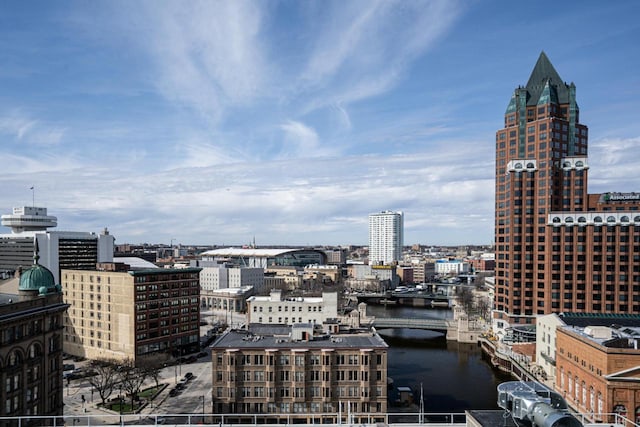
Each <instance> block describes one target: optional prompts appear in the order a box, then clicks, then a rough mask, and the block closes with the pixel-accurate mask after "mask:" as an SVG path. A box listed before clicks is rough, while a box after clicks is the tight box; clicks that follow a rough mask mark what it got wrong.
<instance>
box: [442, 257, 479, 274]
mask: <svg viewBox="0 0 640 427" xmlns="http://www.w3.org/2000/svg"><path fill="white" fill-rule="evenodd" d="M469 268H470V265H469V263H468V262H467V261H462V260H459V259H439V260H437V261H436V262H435V265H434V269H435V273H436V274H440V275H443V276H450V275H458V274H466V273H468V272H469Z"/></svg>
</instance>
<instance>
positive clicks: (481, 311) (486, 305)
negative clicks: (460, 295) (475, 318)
mask: <svg viewBox="0 0 640 427" xmlns="http://www.w3.org/2000/svg"><path fill="white" fill-rule="evenodd" d="M476 310H477V311H478V315H479V316H480V317H482V318H483V319H485V320H488V319H489V317H490V316H491V303H490V302H489V300H488V299H487V298H480V299H478V301H477V302H476Z"/></svg>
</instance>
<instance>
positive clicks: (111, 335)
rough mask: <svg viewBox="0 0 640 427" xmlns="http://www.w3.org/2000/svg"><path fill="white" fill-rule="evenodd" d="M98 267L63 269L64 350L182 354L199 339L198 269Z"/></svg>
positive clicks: (122, 355) (95, 354)
mask: <svg viewBox="0 0 640 427" xmlns="http://www.w3.org/2000/svg"><path fill="white" fill-rule="evenodd" d="M98 268H99V269H98V270H95V269H94V270H89V271H88V270H63V271H62V289H63V291H64V298H65V301H66V302H67V303H69V304H70V306H71V307H70V309H69V311H68V312H67V316H66V318H65V323H64V351H65V352H66V353H69V354H72V355H75V356H80V357H86V358H88V359H97V358H105V357H106V358H113V359H118V360H124V359H127V358H130V359H133V360H135V361H136V363H140V361H143V360H144V358H145V357H149V356H154V357H155V356H157V355H158V354H160V355H161V356H166V357H170V356H174V357H176V356H179V355H182V354H185V353H188V352H193V351H197V350H198V348H199V340H200V304H199V302H200V285H199V283H198V278H199V273H200V269H199V268H184V269H161V268H156V269H147V270H130V269H129V268H130V267H129V266H128V265H126V264H114V263H107V264H99V265H98Z"/></svg>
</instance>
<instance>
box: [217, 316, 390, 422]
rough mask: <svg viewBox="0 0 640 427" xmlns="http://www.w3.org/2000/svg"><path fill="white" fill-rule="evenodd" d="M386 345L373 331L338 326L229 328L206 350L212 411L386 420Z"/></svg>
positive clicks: (299, 420) (303, 418) (295, 416)
mask: <svg viewBox="0 0 640 427" xmlns="http://www.w3.org/2000/svg"><path fill="white" fill-rule="evenodd" d="M331 328H332V329H333V331H334V332H329V329H331ZM387 348H388V346H387V344H386V343H385V342H384V340H383V339H382V338H380V336H379V335H378V334H377V333H375V332H371V331H366V332H353V333H350V332H340V331H339V330H338V325H337V324H332V325H327V329H325V330H323V329H322V327H321V326H320V325H313V324H302V323H300V324H295V325H293V326H289V327H284V326H281V327H277V326H273V325H270V326H267V325H263V326H259V325H252V328H251V330H250V331H246V330H242V331H239V330H232V331H229V332H227V333H225V334H224V335H223V336H222V337H220V338H219V339H218V340H217V341H216V342H215V343H214V344H213V346H212V348H211V359H212V364H213V366H212V372H213V388H212V393H213V396H212V399H213V402H214V412H216V413H233V414H267V415H270V416H273V417H274V418H275V417H276V416H278V415H287V417H288V418H292V419H298V420H297V421H293V422H315V421H314V420H315V419H316V418H317V421H319V420H320V417H321V416H324V414H332V413H333V414H336V413H338V412H341V413H343V414H347V413H351V414H353V416H354V422H367V421H365V420H368V419H369V420H374V422H375V421H383V420H384V416H383V414H384V413H385V412H386V411H387ZM376 415H380V417H379V418H376ZM305 420H306V421H305Z"/></svg>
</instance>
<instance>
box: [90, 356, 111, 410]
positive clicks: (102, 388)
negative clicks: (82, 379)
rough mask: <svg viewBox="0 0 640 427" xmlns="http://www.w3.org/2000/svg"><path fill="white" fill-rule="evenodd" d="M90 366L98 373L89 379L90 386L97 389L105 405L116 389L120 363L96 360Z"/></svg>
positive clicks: (109, 360)
mask: <svg viewBox="0 0 640 427" xmlns="http://www.w3.org/2000/svg"><path fill="white" fill-rule="evenodd" d="M89 366H90V367H91V369H92V370H93V371H94V372H95V373H96V375H93V376H90V377H89V384H91V386H92V387H93V388H94V389H96V391H97V392H98V395H99V396H100V399H101V400H102V404H103V405H104V403H105V402H106V401H107V399H108V398H109V396H111V394H112V393H113V391H114V390H115V388H116V387H115V385H116V383H117V381H118V361H116V360H114V359H96V360H93V361H92V362H91V363H90V364H89Z"/></svg>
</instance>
